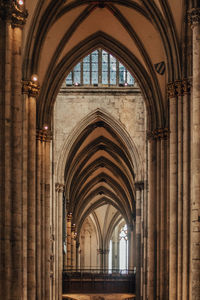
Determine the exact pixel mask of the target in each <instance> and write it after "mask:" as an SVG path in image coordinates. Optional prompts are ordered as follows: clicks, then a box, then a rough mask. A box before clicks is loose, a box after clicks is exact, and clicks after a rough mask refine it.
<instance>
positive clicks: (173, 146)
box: [168, 83, 178, 300]
mask: <svg viewBox="0 0 200 300" xmlns="http://www.w3.org/2000/svg"><path fill="white" fill-rule="evenodd" d="M168 97H169V116H170V149H169V150H170V154H169V155H170V157H169V160H170V174H169V187H170V189H169V191H170V194H169V198H170V212H169V213H170V216H169V217H170V219H169V243H170V244H169V297H170V300H175V299H177V286H178V282H177V272H178V266H177V264H178V257H177V245H178V201H177V199H178V120H177V115H178V106H177V96H176V86H175V84H174V83H171V84H169V85H168Z"/></svg>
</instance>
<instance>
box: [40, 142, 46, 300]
mask: <svg viewBox="0 0 200 300" xmlns="http://www.w3.org/2000/svg"><path fill="white" fill-rule="evenodd" d="M45 157H46V155H45V142H44V141H41V182H40V188H41V190H40V191H41V196H40V197H41V298H42V299H45V274H46V273H45V259H46V253H45V247H46V245H45Z"/></svg>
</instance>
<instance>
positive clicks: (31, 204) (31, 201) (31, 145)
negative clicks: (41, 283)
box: [27, 96, 36, 300]
mask: <svg viewBox="0 0 200 300" xmlns="http://www.w3.org/2000/svg"><path fill="white" fill-rule="evenodd" d="M35 159H36V100H35V98H34V97H32V96H30V97H29V111H28V249H27V250H28V257H27V272H28V283H27V284H28V298H29V299H31V300H32V299H35V297H36V273H35V271H36V268H35V267H36V256H35V255H36V192H35V191H36V182H35V178H36V168H35V167H36V160H35Z"/></svg>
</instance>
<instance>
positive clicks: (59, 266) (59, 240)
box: [55, 183, 64, 300]
mask: <svg viewBox="0 0 200 300" xmlns="http://www.w3.org/2000/svg"><path fill="white" fill-rule="evenodd" d="M55 189H56V199H57V201H56V206H57V215H56V223H57V228H56V236H55V242H56V249H55V251H56V253H55V254H56V261H55V263H56V265H55V272H56V275H55V277H56V278H55V296H56V299H58V300H59V299H61V296H62V270H63V220H62V219H63V192H64V184H61V183H56V185H55Z"/></svg>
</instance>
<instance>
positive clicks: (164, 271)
mask: <svg viewBox="0 0 200 300" xmlns="http://www.w3.org/2000/svg"><path fill="white" fill-rule="evenodd" d="M159 139H160V214H159V215H160V229H159V239H160V245H159V246H160V248H159V255H160V273H159V277H160V292H159V296H160V299H162V300H165V299H166V300H167V299H168V295H167V294H168V267H167V256H168V250H167V239H168V230H167V226H168V215H167V199H168V197H167V190H168V180H167V178H168V172H167V146H168V141H167V139H168V129H167V128H164V129H160V134H159Z"/></svg>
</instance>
